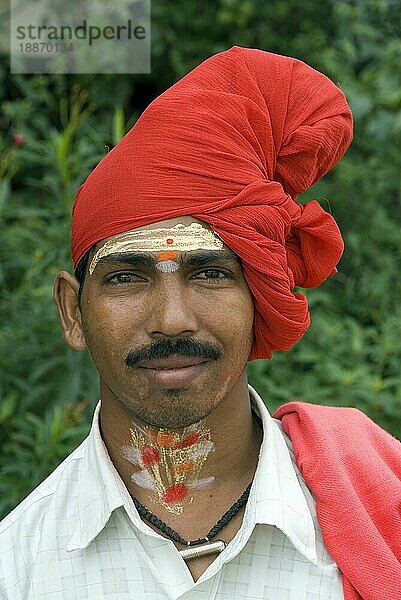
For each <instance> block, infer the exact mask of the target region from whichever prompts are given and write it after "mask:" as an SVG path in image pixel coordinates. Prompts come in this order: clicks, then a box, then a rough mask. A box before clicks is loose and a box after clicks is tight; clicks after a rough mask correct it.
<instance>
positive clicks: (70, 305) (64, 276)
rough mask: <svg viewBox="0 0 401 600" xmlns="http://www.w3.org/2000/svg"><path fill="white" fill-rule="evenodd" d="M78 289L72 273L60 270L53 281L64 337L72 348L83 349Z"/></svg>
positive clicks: (84, 344) (84, 345) (84, 346)
mask: <svg viewBox="0 0 401 600" xmlns="http://www.w3.org/2000/svg"><path fill="white" fill-rule="evenodd" d="M78 290H79V283H78V281H77V280H76V278H75V277H74V275H71V273H67V271H60V273H59V274H58V275H57V278H56V281H55V283H54V288H53V298H54V300H55V302H56V304H57V308H58V314H59V317H60V323H61V327H62V329H63V333H64V339H65V341H66V342H67V344H68V345H69V346H71V348H73V349H74V350H85V348H86V341H85V336H84V332H83V329H82V318H81V311H80V309H79V303H78Z"/></svg>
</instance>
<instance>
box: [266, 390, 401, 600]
mask: <svg viewBox="0 0 401 600" xmlns="http://www.w3.org/2000/svg"><path fill="white" fill-rule="evenodd" d="M273 416H274V417H275V418H277V419H281V421H282V424H283V428H284V431H285V432H286V434H287V435H288V436H289V437H290V438H291V441H292V444H293V447H294V453H295V458H296V461H297V464H298V467H299V469H300V470H301V472H302V475H303V477H304V479H305V481H306V483H307V485H308V487H309V489H310V490H311V492H312V493H313V495H314V496H315V498H316V511H317V517H318V519H319V523H320V526H321V529H322V534H323V539H324V542H325V545H326V547H327V549H328V551H329V552H330V554H331V556H332V557H333V559H334V560H335V561H336V563H337V565H338V567H339V568H340V570H341V572H342V574H343V587H344V596H345V600H361V599H363V600H398V599H399V598H401V564H400V561H401V444H400V442H399V441H397V440H396V439H395V438H393V437H392V436H391V435H389V434H388V433H386V432H385V431H383V429H381V428H380V427H379V426H378V425H376V424H375V423H373V421H371V420H370V419H368V417H367V416H366V415H364V414H363V413H362V412H360V411H359V410H356V409H354V408H333V407H328V406H316V405H313V404H307V403H301V402H291V403H289V404H285V405H284V406H282V407H280V408H279V409H278V410H277V411H276V412H275V413H274V415H273Z"/></svg>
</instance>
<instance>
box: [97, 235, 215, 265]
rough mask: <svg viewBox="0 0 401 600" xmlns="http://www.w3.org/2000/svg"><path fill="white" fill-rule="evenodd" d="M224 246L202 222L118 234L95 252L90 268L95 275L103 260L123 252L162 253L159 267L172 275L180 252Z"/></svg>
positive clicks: (159, 258)
mask: <svg viewBox="0 0 401 600" xmlns="http://www.w3.org/2000/svg"><path fill="white" fill-rule="evenodd" d="M223 247H224V244H223V242H222V241H221V239H220V238H219V237H218V235H217V234H216V233H215V232H214V231H211V230H210V229H207V228H206V227H204V226H203V225H202V224H201V223H191V224H190V225H183V224H181V223H179V224H178V225H175V226H174V227H170V228H158V229H145V230H141V231H136V230H133V231H126V232H124V233H119V234H117V235H115V236H113V237H112V238H110V239H109V240H107V242H106V243H105V244H104V245H103V246H102V247H101V248H99V250H97V251H96V252H95V254H94V255H93V258H92V260H91V263H90V266H89V273H90V275H92V273H93V271H94V270H95V267H96V265H97V263H98V262H99V260H100V259H102V258H104V257H105V256H109V255H110V254H118V253H120V252H133V251H135V252H160V254H159V256H158V263H157V265H156V266H157V268H158V269H159V270H160V271H162V272H163V273H173V272H174V271H176V270H177V269H178V268H179V264H178V262H176V261H175V260H174V259H175V258H177V252H178V251H181V252H189V251H191V250H223Z"/></svg>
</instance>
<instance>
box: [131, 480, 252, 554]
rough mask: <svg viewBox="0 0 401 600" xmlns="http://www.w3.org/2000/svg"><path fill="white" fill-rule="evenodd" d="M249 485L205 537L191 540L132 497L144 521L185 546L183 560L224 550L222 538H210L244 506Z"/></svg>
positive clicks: (249, 488)
mask: <svg viewBox="0 0 401 600" xmlns="http://www.w3.org/2000/svg"><path fill="white" fill-rule="evenodd" d="M251 486H252V481H251V483H250V484H249V485H248V487H247V488H246V490H245V491H244V493H243V494H242V496H240V497H239V498H238V500H236V501H235V502H234V504H233V505H232V506H230V508H229V509H228V510H227V511H226V512H225V513H224V515H223V516H222V517H221V519H219V520H218V521H217V523H216V525H213V527H212V528H211V530H210V531H209V533H208V534H207V535H206V536H205V537H203V538H199V539H197V540H191V541H188V540H185V539H184V538H183V537H181V536H180V535H179V534H178V533H177V532H176V531H174V529H171V527H169V526H168V525H167V524H166V523H165V522H164V521H162V520H161V519H159V518H158V517H156V515H154V514H153V513H151V512H150V510H148V509H147V508H146V507H145V506H143V504H141V503H140V502H139V500H137V499H136V498H134V497H133V498H132V499H133V501H134V504H135V506H136V508H137V510H138V512H139V514H140V515H141V517H143V518H144V519H146V521H148V522H149V523H151V524H152V525H154V526H155V527H156V528H157V529H159V531H161V532H162V533H164V535H166V536H167V537H168V538H170V540H172V541H173V542H179V543H180V544H183V545H184V546H187V548H185V549H184V550H180V551H179V552H180V554H181V556H182V557H183V558H184V559H185V560H189V559H191V558H198V557H200V556H208V555H210V554H215V553H220V552H222V551H223V550H224V548H225V547H226V544H225V542H223V540H217V541H216V542H213V543H211V542H210V540H212V539H213V538H214V537H216V535H217V534H218V533H219V531H221V530H222V529H223V528H224V527H225V526H226V525H227V523H229V522H230V521H231V519H232V518H233V517H235V515H236V514H237V513H238V511H239V510H240V509H241V508H242V507H243V506H244V504H246V502H247V500H248V497H249V492H250V491H251Z"/></svg>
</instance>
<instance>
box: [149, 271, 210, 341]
mask: <svg viewBox="0 0 401 600" xmlns="http://www.w3.org/2000/svg"><path fill="white" fill-rule="evenodd" d="M160 280H161V281H160V285H158V286H157V287H156V288H155V290H154V294H153V298H152V300H153V301H152V302H151V306H150V307H149V308H150V311H149V313H148V314H149V321H148V333H149V335H150V336H154V337H158V336H171V337H174V336H179V335H183V334H192V333H194V332H196V331H197V329H198V322H197V319H196V316H195V313H194V306H193V302H191V299H190V293H189V290H188V287H187V286H186V285H185V284H184V283H183V282H181V281H179V278H178V277H174V276H172V275H171V274H168V275H167V274H166V275H163V276H162V277H161V278H160Z"/></svg>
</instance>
